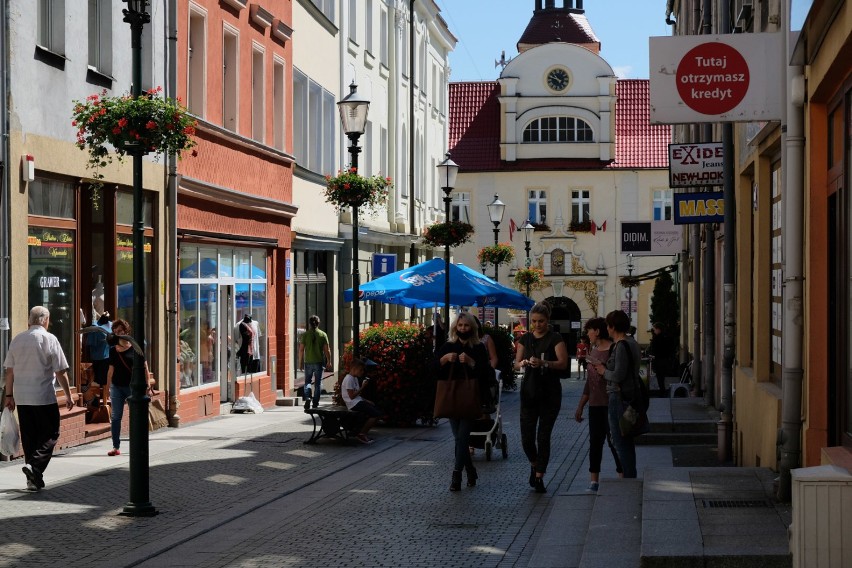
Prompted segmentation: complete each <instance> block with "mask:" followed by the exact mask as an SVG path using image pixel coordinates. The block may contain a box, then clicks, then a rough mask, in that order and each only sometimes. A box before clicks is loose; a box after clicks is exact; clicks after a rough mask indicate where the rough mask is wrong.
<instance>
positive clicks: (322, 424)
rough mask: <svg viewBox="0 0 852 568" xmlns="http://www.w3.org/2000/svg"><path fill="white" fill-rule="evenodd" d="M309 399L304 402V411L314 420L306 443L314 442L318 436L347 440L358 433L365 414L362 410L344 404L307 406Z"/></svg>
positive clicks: (362, 425)
mask: <svg viewBox="0 0 852 568" xmlns="http://www.w3.org/2000/svg"><path fill="white" fill-rule="evenodd" d="M309 404H310V401H308V403H306V404H305V413H306V414H309V415H310V417H311V419H312V420H313V421H314V431H313V433H312V434H311V437H310V438H308V439H307V440H306V441H305V443H306V444H316V443H317V440H319V439H320V438H337V439H338V440H342V441H344V442H348V441H349V440H350V439H351V438H354V437H355V436H357V435H358V432H360V431H361V428H363V427H364V422H366V421H367V415H366V414H364V413H363V412H357V411H354V410H349V409H348V408H346V407H345V406H320V407H317V408H309V406H308V405H309Z"/></svg>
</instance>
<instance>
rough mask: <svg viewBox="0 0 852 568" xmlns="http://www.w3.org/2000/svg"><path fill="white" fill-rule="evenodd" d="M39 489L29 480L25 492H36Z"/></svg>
mask: <svg viewBox="0 0 852 568" xmlns="http://www.w3.org/2000/svg"><path fill="white" fill-rule="evenodd" d="M38 490H39V487H38V485H36V484H35V483H33V482H32V481H30V480H29V479H28V480H27V491H38Z"/></svg>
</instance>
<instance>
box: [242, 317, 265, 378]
mask: <svg viewBox="0 0 852 568" xmlns="http://www.w3.org/2000/svg"><path fill="white" fill-rule="evenodd" d="M237 334H239V336H240V348H239V349H237V357H238V358H239V360H240V370H241V371H242V372H243V373H254V372H255V371H258V370H259V369H260V328H259V327H258V325H257V322H256V321H254V320H253V319H252V317H251V314H245V315H244V316H243V319H242V321H241V322H240V323H239V325H237Z"/></svg>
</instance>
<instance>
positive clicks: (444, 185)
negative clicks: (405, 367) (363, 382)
mask: <svg viewBox="0 0 852 568" xmlns="http://www.w3.org/2000/svg"><path fill="white" fill-rule="evenodd" d="M437 168H438V181H439V182H440V183H441V189H443V190H444V222H445V223H449V222H450V192H452V191H453V188H454V187H455V186H456V176H457V175H458V174H459V165H458V164H457V163H455V162H454V161H452V160H451V159H450V153H449V152H447V154H446V157H445V158H444V161H443V162H441V163H440V164H438V165H437ZM444 310H445V313H444V322H445V324H444V325H447V326H449V322H450V245H449V244H447V245H445V246H444ZM447 329H449V327H448V328H447Z"/></svg>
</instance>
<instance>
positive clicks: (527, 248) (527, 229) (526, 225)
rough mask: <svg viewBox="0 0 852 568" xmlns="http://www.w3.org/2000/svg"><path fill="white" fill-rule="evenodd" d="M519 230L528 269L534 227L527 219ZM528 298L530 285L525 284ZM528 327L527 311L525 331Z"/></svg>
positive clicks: (528, 312) (528, 315) (528, 316)
mask: <svg viewBox="0 0 852 568" xmlns="http://www.w3.org/2000/svg"><path fill="white" fill-rule="evenodd" d="M521 230H522V231H523V232H524V251H526V253H527V260H526V267H527V268H529V267H530V265H531V264H532V261H531V260H530V237H531V236H532V232H533V231H535V227H534V226H533V224H532V223H530V220H529V219H527V220H526V221H525V222H524V226H523V227H521ZM529 297H530V284H529V282H527V298H529ZM529 325H530V311H529V310H527V329H529Z"/></svg>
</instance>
